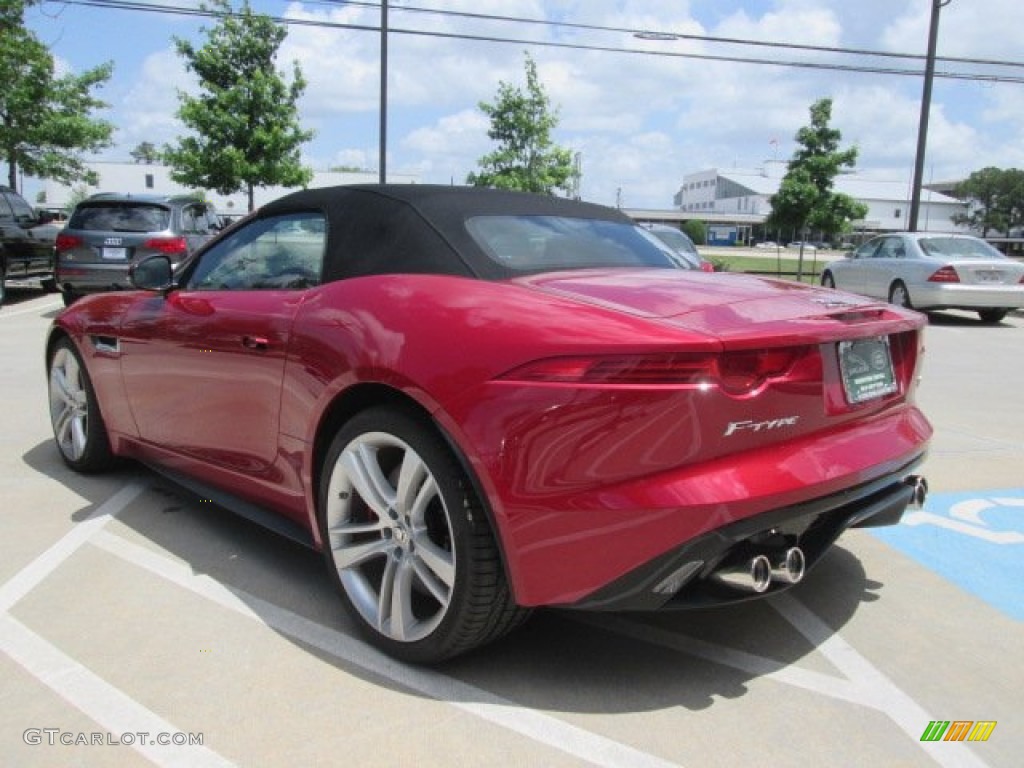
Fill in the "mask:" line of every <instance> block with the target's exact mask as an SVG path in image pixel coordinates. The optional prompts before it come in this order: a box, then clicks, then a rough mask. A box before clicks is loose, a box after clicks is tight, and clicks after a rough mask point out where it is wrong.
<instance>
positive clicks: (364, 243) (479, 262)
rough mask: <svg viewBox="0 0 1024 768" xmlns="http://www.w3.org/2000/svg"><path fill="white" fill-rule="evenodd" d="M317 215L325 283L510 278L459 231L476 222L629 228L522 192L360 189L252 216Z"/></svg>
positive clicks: (595, 208)
mask: <svg viewBox="0 0 1024 768" xmlns="http://www.w3.org/2000/svg"><path fill="white" fill-rule="evenodd" d="M310 210H318V211H322V212H323V213H325V214H326V215H327V219H328V221H329V222H330V231H329V232H328V245H327V250H328V263H327V265H326V267H327V269H326V272H327V274H326V275H325V279H327V280H332V279H333V280H336V279H339V278H344V277H356V276H359V275H372V274H396V273H428V274H453V275H464V276H466V277H477V278H483V279H491V280H494V279H502V278H506V277H509V276H511V273H509V272H508V271H506V270H505V269H504V268H503V267H502V266H501V265H500V264H498V263H496V262H495V261H494V260H493V259H491V258H489V257H488V256H487V255H486V254H485V253H483V251H481V249H480V246H479V245H477V243H476V242H475V241H474V240H473V238H472V237H471V236H470V234H469V232H468V231H467V229H466V226H465V224H466V221H467V220H468V219H471V218H473V217H475V216H495V215H506V216H529V215H532V216H566V217H572V218H583V219H603V220H606V221H621V222H623V223H631V219H630V218H629V217H628V216H626V215H625V214H623V213H621V212H620V211H617V210H615V209H613V208H606V207H604V206H600V205H593V204H591V203H581V202H578V201H574V200H566V199H564V198H559V197H552V196H550V195H535V194H529V193H525V192H510V191H507V190H498V189H485V188H480V187H453V186H442V185H433V184H359V185H351V186H339V187H324V188H319V189H307V190H302V191H299V192H293V193H292V194H290V195H286V196H285V197H282V198H279V199H278V200H275V201H274V202H271V203H268V204H267V205H265V206H263V207H262V208H261V209H260V212H259V214H258V215H259V216H271V215H279V214H282V213H288V212H298V211H310Z"/></svg>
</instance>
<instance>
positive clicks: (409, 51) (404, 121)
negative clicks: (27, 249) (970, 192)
mask: <svg viewBox="0 0 1024 768" xmlns="http://www.w3.org/2000/svg"><path fill="white" fill-rule="evenodd" d="M410 5H415V6H416V7H433V8H438V9H443V10H444V11H446V12H458V13H462V14H467V15H461V16H456V15H451V14H450V13H448V14H440V13H426V12H413V11H412V10H410V8H409V6H408V5H406V4H401V3H393V4H392V5H391V13H390V17H389V20H390V26H391V28H392V34H391V35H390V36H389V57H388V67H389V78H388V106H389V121H390V125H389V147H388V154H389V158H388V162H389V168H391V169H394V170H395V171H403V172H405V171H412V172H418V173H420V174H421V178H422V180H423V181H436V182H441V183H447V182H448V181H450V180H455V181H456V182H460V181H462V180H463V179H464V177H465V175H466V173H468V172H469V171H471V170H473V169H474V167H475V164H476V161H477V159H478V158H479V157H480V156H482V155H483V154H484V153H486V152H487V151H489V150H490V149H491V146H492V145H491V143H490V141H489V139H488V138H487V135H486V133H487V127H488V123H487V120H486V118H485V116H484V115H482V114H481V113H480V111H479V109H478V108H477V105H478V103H479V102H480V101H491V100H493V98H494V96H495V94H496V91H497V88H498V84H499V82H501V81H505V82H511V83H515V84H517V85H523V84H524V80H525V77H524V72H523V51H524V49H525V48H527V47H529V50H530V54H531V56H532V57H533V58H534V60H535V61H536V62H537V66H538V71H539V74H540V79H541V82H542V84H543V86H544V88H545V90H546V92H547V93H548V95H549V97H550V99H551V102H552V104H553V105H554V106H555V107H557V108H558V110H559V116H560V123H559V126H558V128H557V130H556V133H555V139H556V141H558V142H559V143H560V144H562V145H563V146H568V147H570V148H572V149H574V150H577V151H580V152H581V153H582V155H583V167H584V178H583V185H582V186H583V192H584V194H585V195H586V196H587V197H589V198H591V199H595V200H598V201H600V202H605V203H614V202H615V199H616V196H617V194H618V191H619V190H620V189H621V190H622V198H623V200H624V202H625V203H626V205H630V206H637V207H669V206H671V204H672V195H673V194H674V192H675V191H676V190H677V189H678V187H679V185H680V183H681V181H682V177H683V175H684V174H686V173H688V172H692V171H696V170H700V169H701V168H704V167H710V166H717V167H722V168H728V167H732V166H734V165H738V166H751V165H759V164H762V163H764V162H765V160H769V159H772V157H773V153H774V152H776V150H775V149H774V147H775V146H776V145H772V144H770V143H769V142H770V141H771V140H772V139H776V140H778V142H779V143H778V145H777V147H778V149H777V153H778V154H777V157H778V159H779V160H785V159H788V157H789V156H790V154H791V153H792V151H793V149H794V144H793V136H794V134H795V133H796V131H797V130H798V129H799V128H800V127H801V126H802V125H804V124H806V123H807V121H808V108H809V106H810V105H811V104H812V103H813V102H814V101H815V100H817V99H819V98H822V97H831V98H833V99H834V102H835V107H834V111H833V125H834V126H835V127H837V128H839V129H840V130H841V131H842V134H843V137H844V143H845V144H855V145H856V146H858V147H859V149H860V161H859V164H858V167H859V168H860V169H861V170H862V171H863V172H865V173H869V174H873V175H878V176H891V177H896V178H904V177H909V175H910V173H911V171H912V165H913V160H914V151H915V147H916V140H917V123H918V114H919V105H920V96H921V79H920V77H917V76H914V77H900V76H895V75H883V74H878V73H875V74H868V73H856V72H836V71H822V70H815V69H810V68H796V67H779V66H765V65H752V64H742V63H730V62H724V61H710V60H707V59H701V58H692V57H683V56H680V55H679V54H689V55H691V56H706V55H711V56H727V57H728V56H731V57H753V58H773V59H784V60H792V61H804V62H807V63H812V64H813V63H817V64H820V63H826V62H832V63H840V64H843V65H858V66H859V65H866V66H872V67H894V68H901V69H912V70H913V69H918V70H919V69H920V68H921V67H922V63H921V61H920V59H908V60H901V59H883V58H878V57H870V58H869V57H851V56H838V55H834V54H833V55H830V54H826V53H823V52H810V51H801V50H796V49H790V48H771V47H765V46H749V45H735V44H733V45H725V44H721V43H713V42H707V41H700V40H694V39H676V40H672V41H649V40H641V39H637V38H635V37H634V36H633V35H631V34H630V32H629V30H657V31H661V32H674V33H676V34H678V35H689V36H692V35H697V36H708V35H710V36H717V37H729V38H743V39H749V40H753V41H761V42H766V43H779V42H785V43H794V44H801V45H815V46H825V47H827V46H832V47H849V48H859V49H873V50H884V51H891V52H900V53H911V54H922V53H923V52H924V49H925V45H926V39H927V24H928V8H929V4H928V3H926V2H924V1H923V0H858V1H857V2H849V0H756V2H755V0H749V2H744V1H743V0H732V2H729V3H706V2H702V3H696V2H685V1H680V2H673V3H665V2H663V0H586V1H584V0H449V1H448V2H445V3H440V2H437V0H423V2H421V3H416V4H410ZM279 8H280V6H279ZM270 11H271V12H274V11H273V9H272V8H271V9H270ZM67 13H68V14H73V13H83V14H84V13H85V11H82V10H81V9H77V8H70V9H68V11H67ZM90 13H94V14H95V13H101V12H99V11H95V10H93V11H90ZM278 13H279V15H287V16H289V17H291V18H295V19H302V20H307V21H317V22H324V21H326V22H330V23H331V24H334V25H335V26H334V27H332V28H322V27H315V26H291V27H289V34H288V38H287V40H286V42H285V44H284V45H283V46H282V49H281V51H280V53H279V56H278V62H279V66H280V67H281V68H282V69H285V70H287V69H289V68H290V61H291V60H293V59H294V60H297V61H298V62H299V64H300V66H301V67H302V70H303V73H304V75H305V77H306V78H307V80H308V83H309V85H308V88H307V91H306V95H305V96H304V98H303V99H302V102H301V104H300V107H301V110H302V120H303V122H304V124H305V125H307V126H308V127H312V128H315V129H316V130H317V137H316V139H315V140H314V141H313V142H312V143H310V144H309V145H308V146H307V147H306V148H305V154H306V155H307V156H308V157H310V158H315V159H316V163H317V165H318V166H326V165H358V166H362V167H371V168H372V167H374V166H375V165H376V153H377V128H378V126H377V110H378V107H379V85H380V69H379V67H380V56H379V47H378V46H379V39H380V38H379V34H378V33H377V32H376V31H375V30H374V29H373V28H374V27H376V26H377V24H378V23H379V20H380V15H379V8H378V7H376V6H372V5H367V6H363V5H358V4H331V5H325V4H321V3H316V4H314V3H300V2H292V3H290V4H289V5H287V7H286V9H285V10H284V11H283V12H281V11H278ZM487 14H492V15H496V16H502V17H508V18H512V17H516V18H524V19H543V20H547V21H550V22H570V23H571V24H573V25H577V26H569V27H566V26H556V25H550V24H549V25H537V24H530V23H513V22H512V21H509V20H486V19H480V18H478V17H477V16H479V15H487ZM131 18H132V21H133V22H136V23H137V24H140V25H141V24H145V25H147V26H148V27H149V28H152V27H154V26H159V25H161V24H163V23H165V22H164V19H163V18H162V16H161V15H159V14H133V15H132V17H131ZM208 24H209V21H208V20H196V19H184V20H182V19H175V20H174V25H173V29H174V34H178V35H187V34H189V32H188V30H190V29H191V30H192V31H193V33H195V32H196V31H197V30H198V28H199V26H201V25H208ZM578 25H589V26H591V27H599V26H606V27H614V28H615V29H614V30H599V29H592V28H590V29H584V28H580V26H578ZM1022 26H1024V4H1021V3H1020V2H1019V0H954V2H952V3H951V4H949V5H947V6H945V7H943V9H942V17H941V26H940V33H941V34H940V40H939V43H940V44H939V52H940V55H945V56H958V57H967V58H985V59H992V58H1002V59H1008V60H1017V59H1019V58H1020V55H1019V52H1018V47H1019V44H1018V43H1017V41H1016V38H1015V36H1014V35H1013V34H1000V33H998V30H1014V29H1018V28H1021V27H1022ZM69 29H70V27H69ZM102 29H103V31H102V32H100V33H97V34H98V35H99V36H92V37H90V38H89V39H88V40H81V39H79V36H77V35H71V34H64V35H56V34H53V35H51V36H50V37H51V38H52V39H55V40H57V41H58V42H57V43H55V44H54V53H55V55H56V56H57V57H58V59H59V61H60V66H61V67H62V69H64V68H66V69H67V70H68V71H70V70H73V69H74V70H84V69H86V68H88V67H89V66H95V65H96V64H98V63H100V62H102V61H104V60H106V58H108V57H111V56H114V57H117V56H118V51H120V50H122V48H123V46H122V45H121V40H120V38H121V37H122V36H123V33H119V32H118V28H117V26H116V25H106V26H104V27H102ZM466 34H475V35H480V36H483V37H492V38H515V39H517V40H519V41H528V40H533V41H538V42H543V43H559V44H569V45H575V46H598V47H602V48H608V49H615V48H629V49H633V50H637V51H645V52H646V54H640V53H615V52H611V51H595V50H583V49H580V48H578V47H577V48H558V47H551V46H549V45H543V46H542V45H536V46H528V45H527V44H526V43H524V42H515V43H499V42H486V41H479V40H477V41H472V40H466V39H460V38H459V37H458V36H459V35H466ZM103 35H106V37H103ZM153 37H154V36H153V35H152V34H150V36H149V38H142V37H139V36H135V35H133V39H152V38H153ZM169 37H170V32H168V33H166V35H165V36H164V37H163V38H162V44H161V46H160V47H159V48H154V49H153V50H151V51H148V56H147V57H146V58H145V59H144V61H142V63H141V66H139V65H134V66H133V67H126V66H121V63H120V62H118V61H115V64H117V68H116V69H115V80H114V82H112V83H111V85H110V86H109V88H107V89H106V90H105V91H104V94H103V96H104V98H107V99H108V100H109V101H111V103H112V105H113V109H112V111H111V116H112V119H113V120H114V121H115V123H116V124H117V125H118V127H119V132H118V141H119V142H120V144H121V154H122V155H127V152H128V150H130V149H131V148H132V147H133V146H134V145H136V144H137V143H138V142H140V141H153V142H154V143H163V142H164V141H168V140H171V139H172V138H173V137H174V136H175V134H176V133H177V131H178V130H180V127H179V126H178V125H177V122H176V121H175V119H174V117H173V116H174V112H175V110H176V109H177V98H176V88H189V87H191V85H190V80H189V78H188V77H187V75H186V73H185V72H184V70H183V67H182V65H181V61H180V59H179V58H178V57H177V56H176V54H174V53H173V50H172V49H171V46H170V42H169ZM125 55H127V54H125ZM140 60H141V58H140ZM940 68H942V69H946V70H951V71H958V72H975V71H981V70H983V71H984V72H986V73H992V72H993V71H996V72H998V73H1001V74H1007V75H1012V76H1016V77H1019V76H1021V75H1022V74H1024V68H1021V67H1003V68H999V69H998V70H994V69H993V68H991V67H988V68H985V67H981V66H980V65H978V66H977V67H976V66H975V65H969V64H966V63H956V62H947V63H945V64H943V65H941V67H940ZM1021 124H1024V95H1022V90H1021V87H1020V85H1019V84H1003V85H999V84H996V85H991V84H989V85H980V84H978V83H975V82H970V81H963V80H949V79H939V80H937V81H936V88H935V93H934V96H933V109H932V113H931V121H930V127H931V129H930V133H929V151H928V163H929V167H930V168H932V169H933V172H934V174H935V176H936V177H939V176H942V177H944V178H949V177H955V176H964V175H966V174H968V173H970V172H971V171H972V170H976V169H977V168H980V167H982V166H983V165H999V166H1001V167H1010V166H1013V165H1017V166H1024V141H1021V136H1020V129H1019V128H1018V127H1017V126H1019V125H1021Z"/></svg>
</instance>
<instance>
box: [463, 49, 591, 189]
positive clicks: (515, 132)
mask: <svg viewBox="0 0 1024 768" xmlns="http://www.w3.org/2000/svg"><path fill="white" fill-rule="evenodd" d="M479 107H480V110H481V111H482V112H483V113H484V114H486V115H487V116H488V117H489V118H490V119H491V127H490V130H488V131H487V135H488V136H489V137H490V138H491V140H493V141H495V142H497V143H498V148H497V149H496V150H494V151H493V152H491V153H490V154H487V155H484V156H483V157H482V158H480V160H479V161H478V163H477V164H478V166H479V171H478V172H477V173H470V174H469V176H468V177H467V178H466V183H468V184H472V185H473V186H477V187H497V188H499V189H517V190H521V191H524V192H540V193H543V194H548V195H550V194H554V192H555V190H562V191H563V192H566V193H568V192H569V191H570V189H571V187H572V180H573V178H574V173H575V171H574V170H573V163H572V151H571V150H569V149H565V148H562V147H559V146H557V145H555V144H554V143H553V142H552V140H551V132H552V131H553V130H554V129H555V127H556V126H557V125H558V114H557V110H552V109H551V106H550V102H549V100H548V97H547V94H545V93H544V89H543V87H542V86H541V84H540V81H539V79H538V78H537V65H536V64H535V63H534V61H533V59H532V58H530V55H529V54H527V55H526V92H525V93H524V92H523V91H522V90H521V89H520V88H518V87H516V86H513V85H510V84H509V83H506V82H501V83H499V86H498V94H497V98H496V99H495V102H494V104H488V103H486V102H481V103H480V104H479Z"/></svg>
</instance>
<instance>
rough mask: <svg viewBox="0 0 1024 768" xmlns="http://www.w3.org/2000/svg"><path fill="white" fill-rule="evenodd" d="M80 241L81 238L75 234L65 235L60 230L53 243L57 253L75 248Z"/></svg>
mask: <svg viewBox="0 0 1024 768" xmlns="http://www.w3.org/2000/svg"><path fill="white" fill-rule="evenodd" d="M82 242H83V241H82V238H80V237H78V236H77V235H67V234H64V233H63V232H61V233H59V234H58V235H57V239H56V240H55V241H54V243H53V245H54V248H56V249H57V253H62V252H63V251H70V250H72V249H73V248H77V247H78V246H80V245H81V244H82Z"/></svg>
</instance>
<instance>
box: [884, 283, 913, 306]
mask: <svg viewBox="0 0 1024 768" xmlns="http://www.w3.org/2000/svg"><path fill="white" fill-rule="evenodd" d="M889 303H890V304H896V305H897V306H900V307H906V308H907V309H913V308H914V305H913V304H912V303H911V301H910V292H909V291H908V290H907V286H906V285H904V284H903V281H902V280H897V281H896V282H895V283H893V284H892V286H891V287H890V288H889Z"/></svg>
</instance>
